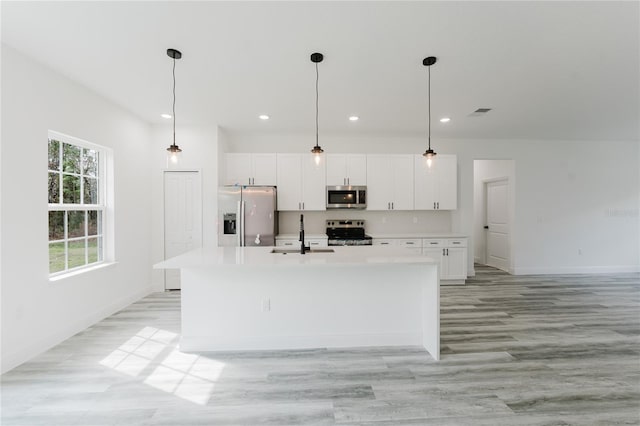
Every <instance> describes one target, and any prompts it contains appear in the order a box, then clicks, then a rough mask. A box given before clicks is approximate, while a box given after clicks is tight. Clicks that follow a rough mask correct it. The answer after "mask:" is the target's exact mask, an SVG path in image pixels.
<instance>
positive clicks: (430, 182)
mask: <svg viewBox="0 0 640 426" xmlns="http://www.w3.org/2000/svg"><path fill="white" fill-rule="evenodd" d="M414 161H415V194H414V205H415V209H416V210H455V209H457V208H458V157H457V156H455V155H442V154H438V155H436V157H435V158H434V160H433V164H432V165H431V167H428V166H427V162H426V160H425V158H424V157H423V156H422V155H415V156H414Z"/></svg>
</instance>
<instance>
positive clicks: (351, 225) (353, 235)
mask: <svg viewBox="0 0 640 426" xmlns="http://www.w3.org/2000/svg"><path fill="white" fill-rule="evenodd" d="M326 224H327V236H328V237H329V245H330V246H370V245H372V244H373V240H372V238H371V237H370V236H369V235H366V234H365V233H364V220H360V219H356V220H352V219H342V220H339V219H330V220H327V221H326Z"/></svg>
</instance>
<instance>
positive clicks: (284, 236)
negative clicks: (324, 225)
mask: <svg viewBox="0 0 640 426" xmlns="http://www.w3.org/2000/svg"><path fill="white" fill-rule="evenodd" d="M299 238H300V234H278V235H276V240H296V241H297V240H298V239H299ZM310 238H311V239H314V240H320V239H323V238H325V239H327V238H329V237H328V236H327V234H307V233H306V232H305V234H304V239H305V240H308V239H310Z"/></svg>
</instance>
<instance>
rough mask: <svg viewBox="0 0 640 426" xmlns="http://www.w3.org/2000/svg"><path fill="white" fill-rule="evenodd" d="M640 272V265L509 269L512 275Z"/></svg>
mask: <svg viewBox="0 0 640 426" xmlns="http://www.w3.org/2000/svg"><path fill="white" fill-rule="evenodd" d="M627 272H640V265H623V266H567V267H551V268H537V267H533V268H527V267H524V268H521V267H515V268H513V269H512V270H510V271H509V273H510V274H512V275H555V274H618V273H627Z"/></svg>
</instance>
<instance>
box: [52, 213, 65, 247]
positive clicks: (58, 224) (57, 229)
mask: <svg viewBox="0 0 640 426" xmlns="http://www.w3.org/2000/svg"><path fill="white" fill-rule="evenodd" d="M63 239H64V212H49V241H54V240H63Z"/></svg>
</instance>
